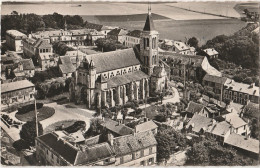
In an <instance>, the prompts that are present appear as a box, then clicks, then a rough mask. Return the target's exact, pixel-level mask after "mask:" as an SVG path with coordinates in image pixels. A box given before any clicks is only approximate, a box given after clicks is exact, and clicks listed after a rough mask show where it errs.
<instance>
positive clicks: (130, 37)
mask: <svg viewBox="0 0 260 168" xmlns="http://www.w3.org/2000/svg"><path fill="white" fill-rule="evenodd" d="M141 33H142V31H141V30H133V31H130V32H129V33H127V34H126V35H125V42H124V45H125V46H126V47H134V46H135V45H137V44H140V37H141Z"/></svg>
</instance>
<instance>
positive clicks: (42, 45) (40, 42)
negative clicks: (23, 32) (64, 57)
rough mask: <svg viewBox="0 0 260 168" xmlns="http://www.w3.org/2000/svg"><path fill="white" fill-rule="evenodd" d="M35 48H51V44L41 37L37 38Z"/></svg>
mask: <svg viewBox="0 0 260 168" xmlns="http://www.w3.org/2000/svg"><path fill="white" fill-rule="evenodd" d="M34 47H36V48H51V47H52V45H51V44H49V43H48V41H46V40H43V39H38V40H37V41H36V43H35V45H34Z"/></svg>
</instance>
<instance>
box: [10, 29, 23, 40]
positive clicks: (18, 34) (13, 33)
mask: <svg viewBox="0 0 260 168" xmlns="http://www.w3.org/2000/svg"><path fill="white" fill-rule="evenodd" d="M6 33H7V34H9V35H10V36H12V37H14V38H25V37H26V35H25V34H23V33H21V32H19V31H17V30H7V31H6Z"/></svg>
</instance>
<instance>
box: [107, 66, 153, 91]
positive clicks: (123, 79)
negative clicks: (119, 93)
mask: <svg viewBox="0 0 260 168" xmlns="http://www.w3.org/2000/svg"><path fill="white" fill-rule="evenodd" d="M144 78H148V75H147V74H145V73H144V72H143V71H139V70H138V71H135V72H131V73H126V74H124V75H118V76H115V77H113V78H110V79H108V81H107V87H108V88H113V87H116V86H121V85H125V84H127V83H130V82H133V81H140V80H141V79H144Z"/></svg>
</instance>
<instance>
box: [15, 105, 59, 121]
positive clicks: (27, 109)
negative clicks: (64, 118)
mask: <svg viewBox="0 0 260 168" xmlns="http://www.w3.org/2000/svg"><path fill="white" fill-rule="evenodd" d="M36 106H37V117H38V118H37V119H38V121H42V120H45V119H47V118H50V117H51V116H52V115H53V114H54V113H55V109H54V108H51V107H48V106H43V104H42V103H37V104H36ZM34 108H35V107H34V104H29V105H26V106H23V107H21V108H19V109H18V112H17V113H16V114H15V117H16V118H17V119H18V120H20V121H24V122H27V121H33V119H34V118H35V109H34Z"/></svg>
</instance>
